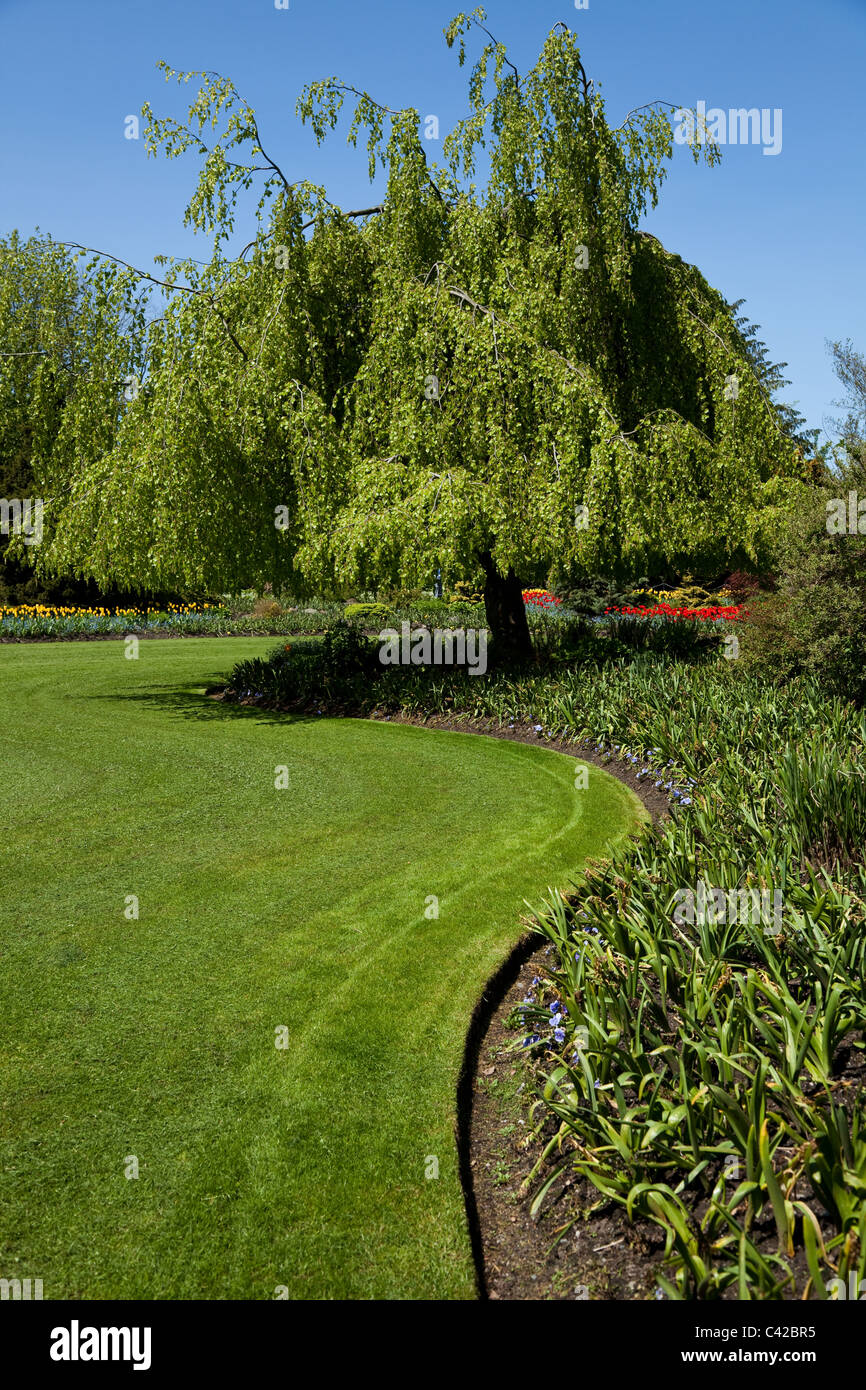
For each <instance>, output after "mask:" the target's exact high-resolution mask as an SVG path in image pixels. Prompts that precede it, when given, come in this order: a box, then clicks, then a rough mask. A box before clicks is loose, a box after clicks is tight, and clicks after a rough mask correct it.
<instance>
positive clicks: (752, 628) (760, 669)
mask: <svg viewBox="0 0 866 1390" xmlns="http://www.w3.org/2000/svg"><path fill="white" fill-rule="evenodd" d="M789 610H790V605H789V602H788V599H786V598H785V597H784V596H783V595H781V594H763V595H761V596H760V597H759V598H757V599H755V600H753V601H752V602H751V603H750V605H749V616H748V618H747V619H746V621H745V622H744V623H741V624H740V626H739V627H738V629H737V637H738V638H739V642H740V655H739V663H738V664H739V667H740V669H741V670H743V671H745V672H747V673H748V674H749V675H751V676H757V677H759V678H760V679H762V680H765V681H768V682H771V683H772V682H779V681H787V680H789V679H790V677H791V676H793V675H796V674H797V672H799V671H802V670H803V653H802V650H801V647H800V643H799V642H798V640H797V637H796V634H795V632H794V630H793V627H792V624H791V615H790V611H789Z"/></svg>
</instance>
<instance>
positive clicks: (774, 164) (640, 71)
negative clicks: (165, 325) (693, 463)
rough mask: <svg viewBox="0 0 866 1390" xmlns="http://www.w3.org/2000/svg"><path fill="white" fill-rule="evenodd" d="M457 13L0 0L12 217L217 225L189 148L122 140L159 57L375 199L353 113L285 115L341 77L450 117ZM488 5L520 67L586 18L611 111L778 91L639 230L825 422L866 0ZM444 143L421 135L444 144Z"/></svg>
mask: <svg viewBox="0 0 866 1390" xmlns="http://www.w3.org/2000/svg"><path fill="white" fill-rule="evenodd" d="M467 7H468V8H472V5H471V3H470V4H469V5H468V6H467ZM459 8H460V5H459V4H458V3H456V0H446V2H445V3H440V0H424V3H420V4H417V3H415V4H413V3H406V0H402V2H398V0H366V3H357V0H355V2H354V3H352V2H350V0H289V4H288V8H287V9H277V8H276V5H275V3H274V0H147V3H139V4H125V3H122V0H121V3H118V0H75V3H72V4H70V3H69V0H0V129H2V131H3V134H4V139H3V140H2V142H0V235H6V234H8V232H10V231H11V230H12V229H13V228H16V227H17V228H18V229H19V230H20V231H21V232H22V233H25V234H28V233H30V232H31V231H32V230H33V229H34V228H35V227H36V226H39V227H40V228H41V230H42V231H43V232H45V233H50V234H51V235H52V236H53V237H55V238H57V239H58V240H72V241H77V242H82V243H83V244H85V245H87V246H94V247H98V248H100V249H102V250H105V251H108V252H111V253H113V254H115V255H117V256H120V257H122V258H124V259H126V260H129V261H131V262H133V263H134V264H136V265H138V266H140V267H141V268H142V269H151V268H152V261H153V257H154V255H157V254H160V253H163V254H169V255H176V256H185V255H196V256H199V257H207V255H208V244H207V243H206V242H204V241H203V240H202V239H196V238H194V237H193V236H192V235H191V234H190V233H189V232H188V231H187V230H185V229H184V228H183V226H182V213H183V208H184V206H185V204H186V201H187V199H188V196H189V194H190V193H191V191H192V188H193V186H194V182H195V176H196V164H195V160H194V157H192V156H188V157H187V158H186V159H185V160H178V161H174V162H168V161H165V160H163V159H160V160H154V159H148V158H147V156H146V153H145V149H144V142H143V141H142V140H138V141H135V140H129V139H126V138H125V136H124V121H125V118H126V117H127V116H128V115H130V114H134V113H137V112H138V111H139V109H140V107H141V104H142V102H143V101H145V100H149V101H150V102H151V104H152V106H153V108H154V111H155V112H156V113H157V114H160V115H163V114H164V115H175V116H178V117H179V116H181V115H183V114H184V112H185V105H184V98H186V101H187V102H188V101H189V99H190V93H191V88H178V87H176V86H175V85H174V84H172V85H171V86H168V85H166V83H165V81H164V79H163V77H162V75H161V74H159V73H158V72H157V71H156V66H155V65H156V62H157V60H158V59H161V58H163V59H165V60H167V61H168V62H169V63H171V64H172V65H173V66H174V67H177V68H195V69H208V68H211V69H216V70H217V71H220V72H222V73H224V74H225V75H227V76H229V77H231V78H232V80H233V81H234V83H235V85H236V86H237V87H238V89H239V90H240V92H241V93H242V94H243V95H244V96H245V98H246V100H247V101H249V103H250V104H251V105H252V106H253V107H255V109H256V112H257V116H258V120H259V128H260V130H261V134H262V138H263V141H264V143H265V146H266V148H268V149H269V150H272V152H273V155H274V158H276V160H277V162H278V163H279V164H280V165H281V167H282V168H283V170H284V171H285V172H286V174H287V175H288V177H289V178H290V179H295V178H310V179H312V180H313V181H314V182H317V183H321V184H324V185H325V186H326V187H327V189H328V191H329V196H330V197H331V198H332V200H333V201H335V202H337V203H339V204H341V205H342V206H343V207H346V208H354V207H364V206H367V205H368V203H369V202H370V201H375V199H374V198H373V199H371V189H370V186H369V183H368V180H367V167H366V153H365V152H364V151H363V150H361V149H358V150H353V149H352V148H351V147H350V146H348V145H347V144H346V142H345V133H344V131H343V132H341V131H340V129H339V128H338V130H337V131H336V132H335V133H334V135H333V136H331V138H330V139H329V141H328V142H327V143H326V144H325V145H324V146H323V147H322V148H321V149H319V148H317V146H316V144H315V140H314V137H313V135H312V133H311V132H310V131H309V129H307V128H304V127H302V126H301V124H300V122H299V121H298V119H297V117H296V116H295V114H294V110H295V101H296V98H297V95H298V94H299V93H300V91H301V89H302V87H303V86H304V85H305V84H306V83H308V82H310V81H312V80H315V79H317V78H321V77H327V76H331V75H336V76H338V77H340V78H341V79H343V80H345V81H346V82H349V83H351V84H352V85H354V86H358V87H366V88H367V90H369V91H370V93H371V95H373V96H374V97H376V98H377V99H378V100H381V101H382V102H384V103H385V104H386V105H389V106H392V107H397V106H409V105H411V106H415V107H417V108H418V110H419V111H420V113H421V115H422V116H426V115H428V114H433V115H436V116H438V118H439V123H440V130H441V134H442V135H443V136H444V135H445V134H446V133H447V131H448V130H449V129H450V127H451V126H452V125H453V124H454V122H455V121H456V120H457V119H458V118H459V117H460V116H461V115H463V114H464V112H465V93H466V78H467V74H468V67H466V68H464V69H463V70H461V69H460V68H459V67H458V65H457V58H456V51H455V50H451V51H449V50H448V48H447V47H446V45H445V41H444V38H443V37H442V30H443V28H444V27H445V25H446V23H447V22H448V20H449V19H450V18H451V17H452V16H453V15H454V14H455V13H456V12H457V11H458V10H459ZM486 8H487V12H488V20H487V23H488V25H489V27H490V28H491V29H492V31H493V32H494V34H495V35H496V37H497V38H500V39H501V40H502V41H503V42H505V43H506V44H507V45H508V46H509V50H510V56H511V57H512V59H513V61H514V62H515V63H516V64H517V66H518V67H519V68H521V69H524V68H526V67H527V66H529V65H530V64H531V62H532V61H533V60H534V58H535V57H536V56H537V53H538V50H539V48H540V46H541V44H542V42H543V40H544V37H545V34H546V33H547V31H548V30H549V29H550V28H551V27H552V25H553V24H554V23H556V21H557V20H564V21H565V22H566V23H567V24H568V25H569V26H570V27H571V28H573V29H575V30H576V32H577V35H578V40H579V43H580V46H581V50H582V56H583V59H584V64H585V66H586V68H587V70H588V72H589V74H590V76H591V77H593V78H594V79H595V81H596V83H597V84H600V85H601V88H602V92H603V94H604V97H605V100H606V102H607V109H608V118H609V120H611V121H613V122H615V123H617V124H618V123H619V121H620V120H621V119H622V118H623V117H624V116H625V114H626V112H627V111H629V110H630V109H631V108H632V107H634V106H637V105H639V104H641V103H643V102H647V101H651V100H654V99H663V100H665V101H670V102H675V103H683V104H686V105H695V104H697V103H698V102H699V101H704V102H706V104H707V107H708V108H718V109H721V110H724V111H725V112H727V111H729V110H730V109H731V108H739V107H746V108H753V107H757V108H758V109H759V110H763V109H765V108H766V109H767V110H768V111H770V112H772V111H775V110H776V109H777V108H779V109H781V111H782V126H781V131H782V146H781V150H780V152H779V153H778V154H776V155H769V154H765V153H764V150H763V147H762V145H760V144H727V145H726V146H725V148H724V157H723V160H722V163H721V165H719V166H718V167H716V168H715V169H707V168H706V167H705V166H704V165H703V164H701V165H700V166H695V165H694V163H693V161H692V159H691V156H690V153H689V151H688V150H687V149H684V148H680V149H678V150H677V151H676V157H675V160H674V164H673V168H672V171H671V174H670V177H669V178H668V181H667V183H666V184H665V186H664V188H663V190H662V197H661V201H660V204H659V207H658V209H657V210H656V211H655V212H654V213H653V214H652V215H651V216H650V217H648V219H647V221H646V223H645V225H646V227H647V228H648V230H650V231H652V232H654V233H655V234H656V235H657V236H659V237H660V238H661V240H662V241H663V242H664V243H665V245H666V246H667V247H668V248H669V249H671V250H673V251H676V252H678V253H679V254H680V255H682V256H683V257H684V258H685V259H686V260H688V261H692V262H694V263H695V264H697V265H698V266H699V267H700V268H701V270H702V271H703V273H704V274H705V275H706V277H707V279H708V280H709V281H710V283H711V284H713V285H715V286H716V287H717V288H718V289H719V290H721V292H722V293H723V294H724V295H725V296H726V297H727V298H728V299H729V300H734V299H739V298H744V299H745V300H746V304H745V312H746V313H748V314H749V316H750V318H752V319H753V320H755V321H756V322H757V323H759V324H760V325H761V329H762V333H761V336H762V337H763V338H764V340H765V341H766V343H767V346H768V349H769V352H770V354H771V357H772V360H773V361H787V362H788V364H789V366H788V370H787V373H786V375H788V376H789V377H790V378H791V380H792V385H791V386H790V387H789V388H788V389H787V391H786V392H785V395H786V397H787V398H788V399H789V400H791V401H793V402H796V403H797V404H798V405H799V408H800V410H801V411H802V412H803V413H804V414H805V415H806V416H807V418H808V421H809V424H810V426H813V427H820V426H822V425H825V424H826V425H829V419H830V417H831V416H833V415H834V414H838V413H840V412H838V411H837V410H835V409H834V406H833V401H834V399H835V398H837V397H838V396H839V394H840V387H839V384H838V383H837V381H836V379H835V377H834V375H833V373H832V370H831V367H830V362H829V358H828V355H827V351H826V346H825V343H826V340H827V339H828V338H829V339H833V338H842V339H844V338H849V337H850V338H852V339H853V341H854V343H855V345H858V346H859V347H860V348H861V349H862V350H864V351H866V312H864V311H866V277H864V273H863V256H864V244H866V238H864V234H863V228H864V225H866V181H864V160H863V154H862V119H863V118H862V96H861V94H862V91H863V72H864V66H866V64H864V60H866V0H813V3H807V2H806V0H724V3H723V2H722V0H717V3H716V4H714V5H707V4H698V3H688V0H687V2H686V3H682V0H589V4H588V6H587V8H585V9H578V8H577V7H576V5H575V4H574V0H520V2H519V3H518V0H489V3H488V4H487V6H486ZM473 51H474V50H473V49H472V48H471V47H470V55H471V54H472V52H473ZM773 129H774V128H773V127H770V128H768V130H769V131H773ZM438 148H439V147H438V146H437V144H436V142H431V143H430V150H431V156H432V157H433V158H436V157H437V151H438ZM373 191H374V192H375V190H373ZM241 230H243V229H241ZM247 239H248V238H247V237H245V236H241V237H240V239H239V243H238V244H239V245H240V244H242V242H243V241H245V240H247Z"/></svg>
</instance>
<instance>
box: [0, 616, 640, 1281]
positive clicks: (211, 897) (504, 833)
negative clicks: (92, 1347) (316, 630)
mask: <svg viewBox="0 0 866 1390" xmlns="http://www.w3.org/2000/svg"><path fill="white" fill-rule="evenodd" d="M272 646H273V641H272V639H249V638H227V639H213V640H211V639H189V640H182V641H181V640H174V641H171V640H163V641H143V642H142V643H141V646H140V656H139V659H138V660H127V659H125V657H124V644H123V643H122V642H117V641H115V642H92V643H46V644H43V645H38V646H21V647H16V646H3V647H0V708H2V710H3V724H2V745H3V768H4V776H3V778H2V784H0V802H2V816H0V821H2V824H3V826H4V827H5V831H6V833H5V834H4V836H3V841H4V843H3V850H2V853H3V859H4V862H3V876H2V881H3V890H4V891H3V895H2V910H0V911H2V916H0V927H2V931H0V943H2V946H0V949H2V970H3V1008H2V1025H0V1027H2V1054H0V1091H2V1097H3V1099H2V1102H0V1104H2V1124H0V1276H2V1277H12V1276H15V1275H17V1276H18V1277H27V1276H28V1275H29V1276H31V1277H34V1278H41V1279H42V1280H43V1282H44V1296H45V1298H46V1299H49V1298H239V1299H258V1298H273V1297H274V1296H275V1290H276V1288H277V1287H278V1286H286V1287H287V1288H288V1291H289V1296H290V1297H292V1298H344V1297H351V1298H468V1297H472V1295H473V1271H472V1263H471V1258H470V1251H469V1241H468V1237H467V1233H466V1226H465V1215H464V1209H463V1201H462V1196H461V1190H460V1184H459V1181H458V1176H457V1165H456V1151H455V1144H454V1133H453V1127H454V1112H455V1085H456V1078H457V1073H458V1070H459V1066H460V1061H461V1055H462V1049H463V1045H464V1039H465V1034H466V1028H467V1024H468V1021H469V1018H470V1014H471V1011H472V1007H473V1005H474V1003H475V1001H476V999H477V998H478V995H479V993H480V990H481V988H482V985H483V983H484V981H485V980H486V979H487V978H488V977H489V976H490V974H491V973H492V972H493V971H494V970H495V968H496V966H497V965H498V963H499V962H500V961H501V960H502V958H503V956H504V955H505V953H506V952H507V950H508V948H509V947H510V945H511V944H512V943H513V942H514V941H515V939H516V938H517V937H518V936H519V934H520V926H519V920H518V919H519V915H520V912H521V908H522V900H523V899H524V897H528V898H530V899H536V898H537V897H539V896H540V895H541V894H542V893H543V892H544V891H545V890H546V888H547V886H548V885H550V884H554V883H556V884H561V885H563V886H564V885H565V884H566V883H567V882H568V881H569V878H570V877H571V876H572V875H573V874H574V873H576V872H577V871H578V870H579V868H580V865H581V863H582V862H583V860H584V858H585V856H586V855H587V854H592V853H599V852H601V851H602V850H603V846H604V844H605V842H610V841H611V840H613V839H615V838H618V837H620V836H622V835H623V834H626V833H627V832H628V830H629V829H630V828H631V827H632V826H633V825H634V823H635V821H636V819H637V818H638V817H639V816H641V815H643V814H644V813H643V812H642V810H641V808H640V807H639V804H638V802H637V801H636V799H635V798H634V796H633V795H632V794H631V793H630V792H629V791H627V789H626V788H625V787H623V786H622V785H621V784H620V783H619V782H617V781H615V780H614V779H612V778H610V777H608V776H606V775H605V774H604V773H602V772H600V771H597V770H595V769H592V770H591V771H590V778H589V788H588V790H586V791H576V790H575V788H574V762H573V760H572V759H569V758H566V757H563V756H562V755H560V754H557V753H553V752H551V751H549V750H546V749H543V748H535V747H527V746H524V745H521V744H516V743H507V742H502V741H499V740H494V739H489V738H483V737H474V736H472V735H465V734H449V733H433V732H430V731H426V730H421V729H415V728H409V727H404V726H398V725H389V724H378V723H371V722H367V721H364V720H331V719H314V720H303V719H293V720H290V719H288V718H286V717H285V716H281V717H276V716H271V715H268V714H267V713H264V712H260V711H255V710H238V709H237V708H234V709H230V708H229V707H224V706H222V705H221V704H218V703H215V702H213V701H208V700H207V699H205V698H203V694H202V689H203V687H204V686H205V684H207V683H209V682H211V681H213V680H215V679H219V677H220V676H222V675H224V674H225V673H226V672H227V671H228V670H229V669H230V668H231V667H232V665H233V663H234V662H235V661H236V660H238V659H240V658H241V657H245V656H253V655H259V654H264V653H265V652H267V651H268V650H269V649H270V648H271V647H272ZM279 765H284V766H286V767H287V768H288V777H289V787H288V789H287V790H277V789H276V788H275V786H274V780H275V769H276V767H277V766H279ZM132 894H134V895H135V896H136V897H137V898H138V902H139V916H138V919H137V920H135V919H131V918H129V917H127V916H126V915H125V911H129V910H130V909H128V908H127V907H126V900H127V896H128V895H132ZM431 895H435V896H436V897H437V898H438V900H439V916H438V919H436V918H428V917H426V916H425V906H426V903H427V900H428V898H429V897H430V896H431ZM280 1027H284V1028H285V1029H287V1030H288V1031H287V1037H288V1044H289V1045H288V1047H287V1048H285V1049H278V1048H277V1047H276V1046H275V1039H276V1037H277V1034H276V1030H277V1029H278V1028H280ZM130 1156H135V1157H136V1158H137V1160H138V1165H139V1176H138V1178H137V1179H131V1178H127V1177H126V1176H125V1171H126V1169H127V1167H128V1166H130V1167H131V1165H129V1164H128V1160H129V1158H130ZM429 1156H435V1157H436V1158H437V1159H438V1163H439V1177H438V1179H437V1180H430V1179H428V1178H426V1177H425V1167H426V1166H427V1161H428V1157H429Z"/></svg>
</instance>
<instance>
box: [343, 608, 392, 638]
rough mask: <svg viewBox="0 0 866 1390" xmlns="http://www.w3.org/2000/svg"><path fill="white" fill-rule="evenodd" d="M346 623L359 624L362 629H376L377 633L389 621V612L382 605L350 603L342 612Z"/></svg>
mask: <svg viewBox="0 0 866 1390" xmlns="http://www.w3.org/2000/svg"><path fill="white" fill-rule="evenodd" d="M343 617H344V618H345V620H346V622H347V623H359V624H360V625H361V626H362V627H366V628H373V627H374V628H376V630H377V631H378V629H379V628H381V627H382V626H383V625H384V624H385V623H387V622H390V621H391V617H392V614H391V610H390V609H389V608H386V607H385V605H384V603H350V604H349V605H348V606H347V607H346V608H345V609H344V611H343Z"/></svg>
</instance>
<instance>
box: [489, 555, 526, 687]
mask: <svg viewBox="0 0 866 1390" xmlns="http://www.w3.org/2000/svg"><path fill="white" fill-rule="evenodd" d="M478 559H479V561H480V563H481V568H482V569H483V570H484V612H485V614H486V617H487V626H488V628H489V630H490V637H491V639H492V651H491V655H492V657H493V660H494V661H495V662H496V663H497V664H498V663H501V662H520V661H529V660H531V658H532V638H531V637H530V635H529V624H528V622H527V621H526V605H525V603H524V602H523V593H522V590H521V586H520V581H519V579H518V578H517V575H516V574H515V573H514V570H512V569H510V570H509V571H508V573H507V575H505V576H504V577H503V576H502V575H501V574H500V573H499V570H498V569H497V568H496V565H495V564H494V563H493V559H492V557H491V555H490V553H489V551H486V552H485V553H484V554H482V555H479V557H478Z"/></svg>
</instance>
